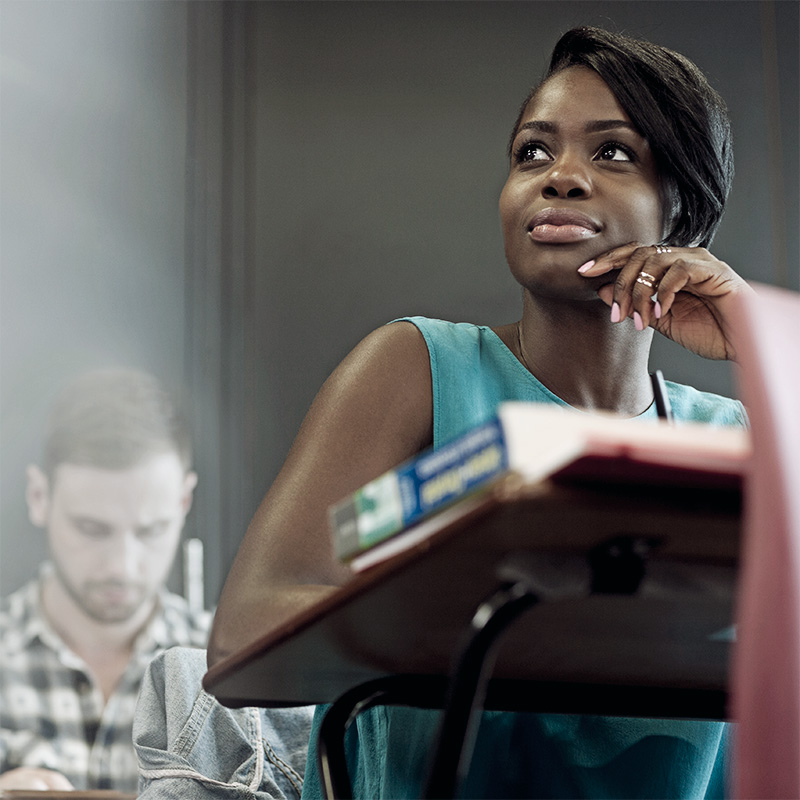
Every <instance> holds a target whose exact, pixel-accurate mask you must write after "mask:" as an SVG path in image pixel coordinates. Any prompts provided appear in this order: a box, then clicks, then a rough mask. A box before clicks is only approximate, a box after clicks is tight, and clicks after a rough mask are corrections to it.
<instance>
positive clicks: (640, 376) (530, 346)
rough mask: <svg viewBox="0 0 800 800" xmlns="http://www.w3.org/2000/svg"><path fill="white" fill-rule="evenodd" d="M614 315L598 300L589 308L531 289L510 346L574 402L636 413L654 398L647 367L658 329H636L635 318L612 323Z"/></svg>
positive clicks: (557, 392)
mask: <svg viewBox="0 0 800 800" xmlns="http://www.w3.org/2000/svg"><path fill="white" fill-rule="evenodd" d="M609 314H610V312H609V311H608V309H607V308H606V306H605V305H603V304H601V303H599V302H598V303H597V304H593V306H592V307H587V305H586V304H585V303H577V302H574V301H570V302H565V301H559V300H553V299H550V298H546V299H544V300H542V299H541V298H534V297H533V296H531V295H528V294H527V293H526V297H525V303H524V308H523V317H522V319H521V320H520V322H519V323H518V325H517V326H516V329H517V330H516V338H517V341H516V342H513V335H512V336H511V338H512V342H511V345H512V346H511V349H512V352H514V353H515V354H517V355H518V357H519V358H520V361H521V362H522V364H523V365H524V366H525V367H527V368H528V370H529V371H530V372H532V373H533V374H534V375H535V376H536V377H537V379H538V380H539V381H541V382H542V383H543V384H544V385H545V386H546V387H547V388H548V389H549V390H550V391H551V392H553V393H554V394H555V395H557V396H558V397H560V398H561V399H562V400H564V401H565V402H567V403H569V404H570V405H572V406H576V407H579V408H584V409H587V410H606V411H614V412H617V413H619V414H623V415H625V416H636V415H637V414H641V413H642V412H643V411H644V410H645V409H646V408H647V407H648V406H649V405H650V403H651V402H652V400H653V391H652V387H651V384H650V379H649V376H648V372H647V364H648V358H649V354H650V344H651V341H652V335H653V332H652V330H649V331H637V330H636V329H635V328H634V326H633V322H632V321H630V320H627V321H624V322H621V323H617V324H613V323H611V322H610V320H609ZM508 335H509V334H508V333H506V336H508Z"/></svg>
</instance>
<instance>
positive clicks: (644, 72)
mask: <svg viewBox="0 0 800 800" xmlns="http://www.w3.org/2000/svg"><path fill="white" fill-rule="evenodd" d="M569 67H587V68H588V69H591V70H594V72H596V73H597V74H598V75H599V76H600V77H601V78H602V79H603V80H604V81H605V83H606V84H607V85H608V88H609V89H610V90H611V92H612V93H613V94H614V96H615V97H616V98H617V101H618V102H619V104H620V105H621V106H622V108H623V109H624V110H625V112H626V113H627V114H628V116H629V117H630V118H631V121H632V122H633V124H634V125H635V126H636V128H637V129H638V130H639V132H640V133H641V134H642V136H644V138H645V139H647V141H648V143H649V145H650V149H651V150H652V152H653V156H654V159H655V164H656V169H657V170H658V173H659V177H660V179H661V181H662V184H663V189H664V192H665V195H666V199H667V201H668V202H669V204H670V206H671V207H670V209H669V215H670V219H669V225H670V229H669V232H668V233H667V234H666V235H665V237H664V241H665V242H668V243H670V244H674V245H676V246H679V247H681V246H686V245H690V244H699V245H701V246H706V245H708V244H710V243H711V240H712V239H713V237H714V233H715V232H716V230H717V228H718V226H719V223H720V220H721V219H722V213H723V211H724V209H725V202H726V200H727V197H728V192H729V191H730V187H731V182H732V180H733V145H732V135H731V125H730V120H729V118H728V112H727V108H726V106H725V102H724V101H723V99H722V98H721V97H720V95H719V94H718V93H717V92H716V91H715V90H714V89H713V88H712V87H711V85H710V84H709V82H708V80H707V79H706V77H705V75H703V73H702V72H701V71H700V70H699V69H698V68H697V67H696V66H695V65H694V64H693V63H692V62H691V61H689V59H688V58H686V57H685V56H682V55H681V54H680V53H676V52H674V51H673V50H669V49H668V48H666V47H662V46H661V45H657V44H653V43H652V42H648V41H644V40H640V39H634V38H632V37H630V36H625V35H622V34H618V33H611V32H609V31H606V30H603V29H601V28H592V27H580V28H573V29H572V30H570V31H567V33H565V34H564V35H563V36H562V37H561V38H560V39H559V40H558V42H557V43H556V46H555V48H554V49H553V53H552V55H551V57H550V65H549V68H548V70H547V72H546V74H545V76H544V78H543V79H542V81H541V82H540V83H539V84H538V85H537V86H535V87H534V88H533V89H531V91H530V92H529V93H528V96H527V97H526V98H525V102H524V103H523V104H522V107H521V108H520V112H519V115H518V117H517V121H516V123H515V124H514V130H513V132H512V137H511V141H512V142H513V139H514V137H515V136H516V133H517V130H518V128H519V125H520V123H521V121H522V116H523V114H524V113H525V109H526V108H527V106H528V104H529V103H530V101H531V100H532V99H533V98H534V97H535V96H536V93H537V92H538V91H539V89H540V88H541V87H542V86H543V85H544V83H546V81H547V80H548V78H551V77H552V76H554V75H556V74H558V73H559V72H561V71H563V70H565V69H568V68H569ZM510 148H511V146H510V145H509V153H510Z"/></svg>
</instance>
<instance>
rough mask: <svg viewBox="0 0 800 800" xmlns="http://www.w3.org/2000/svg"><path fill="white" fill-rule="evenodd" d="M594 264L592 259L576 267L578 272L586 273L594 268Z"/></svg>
mask: <svg viewBox="0 0 800 800" xmlns="http://www.w3.org/2000/svg"><path fill="white" fill-rule="evenodd" d="M594 264H595V261H594V259H592V260H591V261H587V262H586V263H585V264H582V265H581V266H580V267H578V272H588V271H589V270H590V269H591V268H592V267H593V266H594Z"/></svg>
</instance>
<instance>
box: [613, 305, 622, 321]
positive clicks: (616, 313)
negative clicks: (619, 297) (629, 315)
mask: <svg viewBox="0 0 800 800" xmlns="http://www.w3.org/2000/svg"><path fill="white" fill-rule="evenodd" d="M619 320H620V313H619V303H617V302H616V301H615V302H614V303H612V304H611V321H612V322H619Z"/></svg>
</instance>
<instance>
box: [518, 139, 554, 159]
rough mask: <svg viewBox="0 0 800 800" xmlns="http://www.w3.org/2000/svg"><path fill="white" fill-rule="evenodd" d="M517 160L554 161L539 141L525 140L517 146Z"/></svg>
mask: <svg viewBox="0 0 800 800" xmlns="http://www.w3.org/2000/svg"><path fill="white" fill-rule="evenodd" d="M516 155H517V161H525V162H530V161H552V157H551V156H550V153H548V152H547V150H545V149H544V147H542V145H540V144H538V143H537V142H525V143H524V144H521V145H520V146H519V147H518V148H517V153H516Z"/></svg>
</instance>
